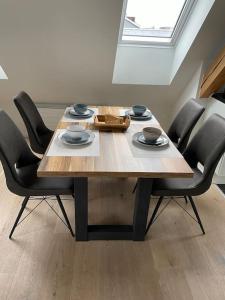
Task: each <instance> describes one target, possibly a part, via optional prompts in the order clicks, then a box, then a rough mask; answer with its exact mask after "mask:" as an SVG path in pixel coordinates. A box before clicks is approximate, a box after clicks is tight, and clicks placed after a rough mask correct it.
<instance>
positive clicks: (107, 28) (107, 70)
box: [0, 0, 225, 129]
mask: <svg viewBox="0 0 225 300" xmlns="http://www.w3.org/2000/svg"><path fill="white" fill-rule="evenodd" d="M0 8H1V9H0V41H1V42H0V65H2V67H3V69H4V70H5V72H6V74H7V75H8V78H9V79H8V80H0V108H3V109H4V110H5V111H7V112H8V113H9V114H10V116H11V117H12V118H13V120H14V121H15V122H16V123H17V124H18V125H19V126H20V125H21V124H22V121H21V118H20V117H19V114H18V112H17V110H16V109H15V107H14V104H13V101H12V98H13V96H15V95H16V94H17V93H18V92H19V91H20V90H25V91H27V92H28V93H29V94H30V95H31V96H32V97H33V99H34V101H36V102H44V103H52V104H53V105H55V104H61V103H62V104H64V103H73V102H75V101H79V102H84V103H87V104H106V105H124V106H127V105H133V104H135V103H143V104H145V105H148V106H149V107H150V109H151V110H152V111H153V112H154V114H155V115H156V116H157V118H158V119H159V120H160V122H161V124H162V126H163V127H164V128H165V129H166V128H167V126H168V124H170V122H171V118H172V113H173V108H174V105H175V103H176V101H177V99H178V98H179V95H180V94H181V92H182V90H183V89H184V88H185V86H186V85H187V83H188V81H189V80H190V78H191V77H192V75H193V72H194V70H196V62H198V61H200V60H205V59H207V57H208V55H210V54H211V53H212V51H214V50H215V49H216V48H217V45H218V43H219V42H220V43H221V40H222V39H223V38H224V28H225V18H224V9H225V1H224V0H216V2H215V5H214V6H213V12H210V14H209V16H208V17H207V19H206V22H205V23H204V25H203V28H202V30H201V32H200V33H199V34H198V35H197V37H196V39H195V42H194V44H193V45H192V47H191V48H190V50H189V51H188V55H187V56H186V58H185V60H184V62H183V63H182V66H181V68H180V69H179V71H178V73H177V75H176V77H175V78H174V80H173V82H172V83H171V85H170V86H156V85H152V86H150V85H128V84H124V85H121V84H112V77H113V69H114V63H115V56H116V49H117V42H118V33H119V25H120V17H121V11H122V0H113V1H112V0H91V1H90V0H64V1H62V0H38V1H37V0H20V1H18V0H17V1H16V0H2V1H1V5H0Z"/></svg>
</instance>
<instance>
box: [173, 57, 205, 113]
mask: <svg viewBox="0 0 225 300" xmlns="http://www.w3.org/2000/svg"><path fill="white" fill-rule="evenodd" d="M202 68H203V62H201V63H199V66H198V67H197V70H196V71H195V73H194V74H193V75H192V78H191V80H190V81H189V82H188V84H187V86H186V87H185V89H184V90H183V92H182V94H181V96H180V97H179V99H178V100H177V102H176V104H175V106H174V115H175V114H177V112H178V111H179V110H180V109H181V107H182V106H183V105H184V104H185V102H186V101H188V100H189V99H191V98H194V99H195V98H198V94H199V88H200V85H201V79H202Z"/></svg>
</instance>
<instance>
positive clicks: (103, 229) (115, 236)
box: [74, 177, 152, 241]
mask: <svg viewBox="0 0 225 300" xmlns="http://www.w3.org/2000/svg"><path fill="white" fill-rule="evenodd" d="M151 191H152V179H151V178H139V179H138V185H137V189H136V195H135V205H134V214H133V224H132V225H88V178H86V177H79V178H75V179H74V195H75V218H76V219H75V224H76V225H75V232H76V235H75V236H76V240H77V241H88V240H133V241H144V239H145V231H146V225H147V218H148V209H149V203H150V197H151Z"/></svg>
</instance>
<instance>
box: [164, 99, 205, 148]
mask: <svg viewBox="0 0 225 300" xmlns="http://www.w3.org/2000/svg"><path fill="white" fill-rule="evenodd" d="M204 110H205V109H204V107H203V106H202V105H200V104H199V103H197V102H196V101H195V100H194V99H191V100H189V101H188V102H187V103H186V104H185V105H184V106H183V107H182V108H181V110H180V111H179V112H178V114H177V115H176V117H175V119H174V120H173V122H172V124H171V126H170V128H169V130H168V133H167V135H168V136H169V138H170V139H171V141H172V142H173V143H174V144H175V145H176V147H177V149H178V150H179V151H180V152H181V153H182V152H183V151H184V150H185V148H186V146H187V143H188V140H189V137H190V135H191V132H192V130H193V128H194V126H195V125H196V123H197V122H198V120H199V118H200V117H201V115H202V114H203V112H204Z"/></svg>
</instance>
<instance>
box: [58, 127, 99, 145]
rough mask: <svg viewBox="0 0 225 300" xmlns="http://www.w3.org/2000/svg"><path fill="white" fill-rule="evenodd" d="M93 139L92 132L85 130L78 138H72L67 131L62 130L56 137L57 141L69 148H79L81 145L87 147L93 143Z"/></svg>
mask: <svg viewBox="0 0 225 300" xmlns="http://www.w3.org/2000/svg"><path fill="white" fill-rule="evenodd" d="M94 138H95V134H94V132H92V131H90V130H86V131H84V132H83V133H82V135H81V137H80V138H77V137H76V138H75V137H73V136H72V135H71V134H70V133H68V131H66V130H64V131H63V132H61V133H60V134H59V135H58V139H59V140H60V141H61V142H62V143H63V144H66V145H70V146H81V145H87V144H90V143H92V142H93V140H94Z"/></svg>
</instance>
